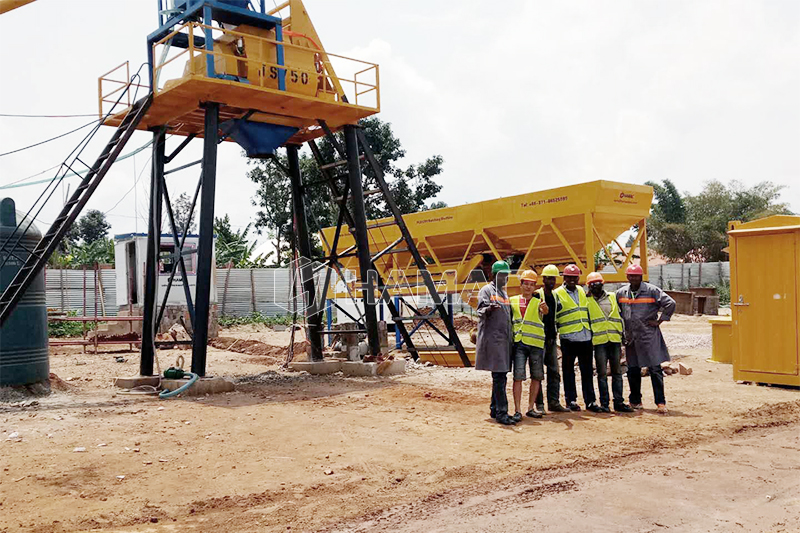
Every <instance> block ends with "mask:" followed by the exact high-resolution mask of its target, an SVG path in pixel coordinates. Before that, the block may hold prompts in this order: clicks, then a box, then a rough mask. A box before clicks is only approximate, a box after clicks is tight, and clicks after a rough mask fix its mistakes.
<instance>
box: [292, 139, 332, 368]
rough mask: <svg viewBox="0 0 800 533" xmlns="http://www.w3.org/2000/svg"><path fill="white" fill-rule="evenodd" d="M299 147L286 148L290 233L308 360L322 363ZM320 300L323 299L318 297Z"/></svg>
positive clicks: (319, 323)
mask: <svg viewBox="0 0 800 533" xmlns="http://www.w3.org/2000/svg"><path fill="white" fill-rule="evenodd" d="M298 149H299V146H297V145H294V144H289V145H287V146H286V156H287V158H288V160H289V178H290V179H291V182H292V204H293V207H294V233H295V235H296V236H297V248H298V251H299V252H300V261H299V265H298V267H299V268H300V276H301V280H302V282H303V292H304V293H305V295H306V298H307V301H306V310H305V314H306V323H307V325H308V341H309V343H310V345H311V360H312V361H321V360H322V335H320V333H319V332H320V331H321V330H322V307H321V306H318V305H317V293H316V291H315V290H314V269H313V268H312V265H311V257H312V255H311V241H310V240H309V236H308V223H307V222H306V207H305V201H304V199H305V186H304V185H303V175H302V173H301V172H300V160H299V157H298ZM322 298H323V300H324V298H325V295H323V296H322Z"/></svg>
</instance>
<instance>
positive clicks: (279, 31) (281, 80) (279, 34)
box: [275, 24, 286, 91]
mask: <svg viewBox="0 0 800 533" xmlns="http://www.w3.org/2000/svg"><path fill="white" fill-rule="evenodd" d="M275 40H276V41H278V42H279V43H280V42H283V28H282V27H281V25H280V24H276V25H275ZM275 48H276V56H277V58H276V60H277V62H278V65H281V66H283V65H284V62H283V45H282V44H279V45H276V46H275ZM278 90H279V91H285V90H286V69H285V68H280V67H278Z"/></svg>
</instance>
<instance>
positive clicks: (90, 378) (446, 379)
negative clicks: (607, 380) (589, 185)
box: [0, 316, 800, 532]
mask: <svg viewBox="0 0 800 533" xmlns="http://www.w3.org/2000/svg"><path fill="white" fill-rule="evenodd" d="M663 328H664V331H665V336H666V338H667V342H668V344H669V345H670V348H671V352H672V354H673V356H674V358H675V359H678V360H680V361H682V362H684V363H686V364H688V365H690V366H691V367H692V368H693V369H694V372H693V374H692V375H690V376H681V375H673V376H668V377H666V378H665V379H666V390H667V399H668V403H669V407H670V410H671V414H670V415H669V416H660V415H657V414H656V413H655V410H654V408H655V406H654V405H652V403H653V402H652V391H651V390H650V388H649V382H648V381H647V380H646V379H645V380H644V393H645V403H646V407H647V409H646V410H645V411H644V412H641V413H636V414H631V415H627V414H624V415H615V414H608V415H594V414H590V413H586V412H585V411H583V412H580V413H569V414H564V415H548V416H546V417H545V418H544V419H541V420H525V421H524V422H523V423H522V424H520V425H518V426H516V427H503V426H499V425H497V424H495V423H493V422H492V421H491V420H490V419H489V417H488V402H489V385H490V381H491V378H490V376H489V375H488V374H487V373H482V372H476V371H474V370H471V369H446V368H438V367H426V366H421V365H416V364H409V365H408V372H407V374H406V375H404V376H396V377H391V378H345V377H343V376H341V375H333V376H310V375H308V374H305V373H294V372H285V371H281V370H280V369H279V362H280V360H281V357H282V356H281V354H275V353H272V352H270V353H269V354H267V355H259V354H257V353H256V354H253V353H250V354H248V353H238V352H235V351H227V350H223V349H219V348H210V349H209V359H208V373H209V374H213V375H223V376H229V377H232V378H235V379H237V380H238V382H239V384H238V389H237V391H235V392H232V393H228V394H222V395H217V396H207V397H202V398H197V399H183V398H178V399H172V400H158V399H154V398H150V397H131V396H126V395H124V394H121V393H120V391H119V390H118V389H115V388H114V387H113V386H112V379H113V377H114V376H120V375H133V374H136V373H137V369H138V355H137V354H132V353H126V352H116V351H113V350H109V351H108V352H105V353H100V354H91V353H87V354H83V353H81V349H80V348H64V347H59V348H53V349H52V350H51V351H52V354H53V355H52V358H51V371H52V372H53V373H55V374H57V375H58V376H59V377H60V378H61V379H63V380H64V386H63V387H62V388H64V389H66V390H62V391H58V392H55V393H54V394H52V395H51V396H49V397H46V398H37V399H35V400H30V399H29V400H26V401H6V402H4V403H0V531H41V532H60V531H90V530H102V531H139V532H143V531H153V532H160V531H179V530H180V531H287V530H290V531H375V530H377V531H500V530H504V531H505V530H509V529H510V530H514V529H516V530H518V531H519V530H521V531H524V530H529V529H532V526H533V525H536V526H537V529H543V530H549V531H558V530H564V529H566V528H568V527H569V528H577V527H581V526H582V527H581V529H583V530H594V531H619V530H630V531H661V530H662V529H671V530H673V531H762V530H763V531H799V530H800V518H798V517H800V500H798V498H799V496H798V495H800V391H797V390H792V389H784V388H777V387H764V386H755V385H743V384H736V383H735V382H733V381H732V379H731V367H730V365H723V364H716V363H713V362H709V361H707V359H708V358H709V357H710V354H711V341H710V328H709V326H708V323H707V319H705V318H701V317H684V316H677V317H674V319H673V322H671V323H669V324H664V326H663ZM223 336H224V337H226V338H230V339H233V340H234V341H235V340H236V339H242V340H243V341H253V340H255V341H260V342H265V343H267V344H269V345H272V346H286V345H288V342H289V332H288V331H287V332H279V333H278V332H269V331H266V330H259V329H258V328H236V329H233V330H226V331H224V332H223ZM302 340H303V339H302V336H300V337H299V338H297V339H296V341H298V342H300V341H302ZM223 347H225V346H224V345H223ZM120 348H122V347H120ZM234 350H235V347H234ZM180 353H182V354H184V356H185V357H186V359H187V362H186V366H187V367H188V364H189V362H188V359H189V358H190V352H189V351H181V350H166V351H162V352H161V353H160V357H159V359H160V366H161V368H162V369H163V368H164V367H166V366H170V365H172V364H173V363H174V360H175V358H176V356H177V355H178V354H180ZM118 357H122V358H124V359H125V361H124V362H116V358H118ZM509 392H510V391H509ZM626 393H627V384H626ZM81 449H84V450H85V451H82V450H81ZM76 450H79V451H76Z"/></svg>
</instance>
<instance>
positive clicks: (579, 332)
mask: <svg viewBox="0 0 800 533" xmlns="http://www.w3.org/2000/svg"><path fill="white" fill-rule="evenodd" d="M563 275H564V284H563V285H562V286H561V287H559V288H557V289H556V290H555V291H553V294H555V296H556V302H557V304H556V308H557V309H556V326H557V327H558V337H559V338H560V339H561V371H562V376H563V377H564V396H565V397H566V400H567V407H568V408H569V410H570V411H580V410H581V408H580V406H579V405H578V401H577V400H578V390H577V388H576V386H575V360H576V359H577V360H578V368H580V370H581V390H582V391H583V401H584V402H585V404H586V409H588V410H589V411H592V412H593V413H602V412H603V409H602V407H600V406H599V405H597V402H596V400H597V397H596V396H595V394H594V383H593V374H594V349H593V347H592V330H591V327H590V325H589V308H588V302H587V300H586V293H585V292H584V290H583V287H581V286H580V285H578V281H579V280H580V275H581V269H580V268H578V266H577V265H567V266H566V267H565V268H564V274H563Z"/></svg>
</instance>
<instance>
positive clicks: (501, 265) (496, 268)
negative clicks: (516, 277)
mask: <svg viewBox="0 0 800 533" xmlns="http://www.w3.org/2000/svg"><path fill="white" fill-rule="evenodd" d="M504 271H505V272H511V267H510V266H508V263H506V262H505V261H495V262H494V264H493V265H492V275H495V274H497V273H498V272H504Z"/></svg>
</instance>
